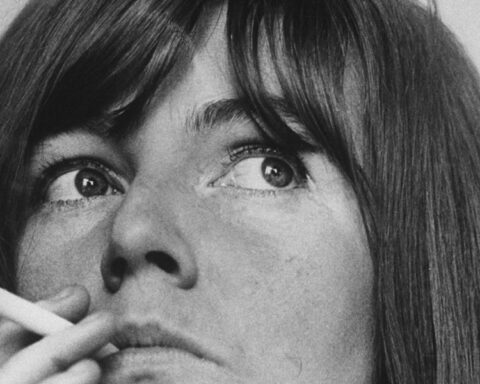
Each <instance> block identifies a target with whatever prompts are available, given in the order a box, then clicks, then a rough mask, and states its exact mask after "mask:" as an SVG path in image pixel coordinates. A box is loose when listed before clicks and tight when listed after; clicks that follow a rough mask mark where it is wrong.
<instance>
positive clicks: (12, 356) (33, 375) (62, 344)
mask: <svg viewBox="0 0 480 384" xmlns="http://www.w3.org/2000/svg"><path fill="white" fill-rule="evenodd" d="M89 304H90V297H89V295H88V293H87V291H86V290H85V288H82V287H79V286H74V287H69V288H66V289H65V290H63V291H62V292H61V293H60V294H58V295H56V296H54V297H52V298H50V299H48V300H45V301H40V302H38V305H40V306H42V307H43V308H46V309H48V310H50V311H52V312H54V313H56V314H58V315H60V316H62V317H64V318H66V319H68V320H70V321H72V322H77V321H78V320H80V319H83V320H82V321H80V322H79V323H78V324H76V325H74V326H72V327H70V328H68V329H66V330H64V331H61V332H59V333H56V334H53V335H49V336H45V337H44V338H42V339H40V340H38V336H35V335H33V334H32V333H30V332H29V331H27V330H25V329H23V328H22V327H21V326H19V325H17V324H15V323H13V322H11V321H9V320H4V319H3V320H0V383H2V384H98V383H99V382H100V376H101V371H100V367H99V365H98V363H97V362H96V361H94V360H93V359H91V358H90V356H91V355H92V354H93V353H94V352H95V351H97V350H98V349H100V348H101V347H103V346H104V345H105V344H107V343H108V342H109V341H110V338H111V337H112V335H113V333H114V323H113V318H112V317H111V316H110V315H108V314H106V313H97V314H94V315H91V316H88V317H86V318H84V317H85V315H86V313H87V311H88V307H89ZM37 340H38V341H37Z"/></svg>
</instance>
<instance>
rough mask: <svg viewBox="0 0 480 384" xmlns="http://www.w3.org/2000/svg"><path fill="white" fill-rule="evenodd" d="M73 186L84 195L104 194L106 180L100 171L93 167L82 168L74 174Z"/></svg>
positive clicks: (106, 186) (106, 187)
mask: <svg viewBox="0 0 480 384" xmlns="http://www.w3.org/2000/svg"><path fill="white" fill-rule="evenodd" d="M75 186H76V187H77V190H78V192H79V193H80V194H81V195H82V196H84V197H91V196H100V195H105V193H106V192H107V190H108V181H107V180H106V178H105V176H103V175H102V174H101V173H100V172H98V171H95V170H93V169H82V170H81V171H79V172H78V173H77V176H75Z"/></svg>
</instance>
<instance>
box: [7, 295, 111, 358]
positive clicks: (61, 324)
mask: <svg viewBox="0 0 480 384" xmlns="http://www.w3.org/2000/svg"><path fill="white" fill-rule="evenodd" d="M0 317H5V318H8V319H10V320H12V321H14V322H15V323H17V324H20V325H21V326H23V327H25V328H26V329H28V330H30V331H32V332H34V333H36V334H38V335H41V336H46V335H50V334H52V333H56V332H60V331H63V330H64V329H66V328H68V327H71V326H73V323H71V322H70V321H68V320H65V319H64V318H62V317H60V316H58V315H56V314H54V313H52V312H50V311H47V310H46V309H43V308H41V307H39V306H38V305H36V304H34V303H32V302H30V301H28V300H25V299H23V298H21V297H19V296H17V295H14V294H13V293H11V292H8V291H6V290H5V289H2V288H0ZM115 352H118V348H116V347H115V346H114V345H113V344H107V345H105V346H104V347H103V348H101V349H100V350H98V351H97V352H96V353H95V355H94V356H95V358H97V359H103V358H104V357H106V356H108V355H111V354H112V353H115Z"/></svg>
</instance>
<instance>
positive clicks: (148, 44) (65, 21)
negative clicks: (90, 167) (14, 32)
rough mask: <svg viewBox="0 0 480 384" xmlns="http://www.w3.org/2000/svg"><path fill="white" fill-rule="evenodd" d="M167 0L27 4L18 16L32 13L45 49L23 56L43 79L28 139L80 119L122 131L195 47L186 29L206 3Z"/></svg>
mask: <svg viewBox="0 0 480 384" xmlns="http://www.w3.org/2000/svg"><path fill="white" fill-rule="evenodd" d="M172 3H173V2H168V1H158V0H142V1H132V0H122V1H115V2H112V1H95V2H83V1H82V2H79V1H73V0H71V1H70V0H63V1H56V2H49V3H48V5H47V4H45V5H43V4H42V5H38V4H37V5H36V7H35V8H34V9H33V8H31V9H28V8H27V9H26V10H25V11H24V14H23V15H22V16H21V18H20V19H23V20H20V21H19V22H21V24H22V25H24V26H26V27H27V26H28V23H27V22H25V20H24V19H28V18H29V17H33V13H35V18H36V20H37V23H38V25H40V26H41V28H43V30H42V31H41V33H38V38H37V39H36V40H37V41H34V42H31V43H30V44H31V45H32V46H37V47H42V51H41V52H38V53H37V54H36V55H35V57H33V58H32V57H30V58H29V59H28V62H26V63H25V64H26V66H27V68H29V69H31V70H33V69H35V71H36V74H35V75H34V77H35V78H36V79H37V81H38V82H39V83H40V82H41V83H42V84H44V87H43V89H42V91H43V95H41V99H42V103H41V105H40V106H39V110H38V115H37V117H36V118H35V119H34V121H35V124H34V126H33V129H32V130H31V132H32V133H31V137H30V139H29V142H30V144H32V145H35V144H36V143H38V142H39V141H40V140H42V139H44V138H45V137H47V136H50V135H55V134H58V133H60V132H62V131H64V130H67V129H71V128H73V127H79V126H81V127H82V128H85V129H94V130H95V131H96V132H97V133H100V134H104V135H121V134H122V133H123V132H124V131H125V129H126V127H128V126H129V125H130V124H132V123H133V120H135V119H138V118H140V117H141V115H142V113H143V112H144V109H145V108H146V106H147V105H148V103H149V101H150V99H151V98H152V97H153V96H154V94H155V93H156V92H157V91H158V90H161V88H162V86H163V84H164V80H165V79H166V78H167V77H168V75H169V74H170V73H172V71H173V70H177V69H178V68H180V67H182V65H184V64H185V63H186V62H188V61H189V59H190V58H191V56H192V55H193V50H194V48H193V43H192V41H191V40H190V38H189V35H190V34H191V33H192V32H193V30H194V28H195V27H194V26H195V21H196V20H197V19H198V18H199V17H200V15H201V13H202V8H203V6H202V5H201V4H200V3H201V2H200V1H196V2H195V1H193V2H189V3H188V4H187V3H186V2H185V3H179V4H174V5H172ZM30 11H31V12H30ZM39 14H40V15H39ZM42 19H45V20H42ZM47 19H48V22H45V21H46V20H47ZM27 28H28V27H27ZM19 33H21V31H19ZM30 35H31V33H30Z"/></svg>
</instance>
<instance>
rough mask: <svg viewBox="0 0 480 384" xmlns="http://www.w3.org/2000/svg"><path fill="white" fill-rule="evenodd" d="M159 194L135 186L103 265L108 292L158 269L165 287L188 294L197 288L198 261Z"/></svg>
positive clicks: (115, 224) (121, 209)
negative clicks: (184, 291) (130, 278)
mask: <svg viewBox="0 0 480 384" xmlns="http://www.w3.org/2000/svg"><path fill="white" fill-rule="evenodd" d="M175 221H176V220H175V217H174V215H173V214H172V207H170V208H168V207H166V206H164V205H162V202H161V201H160V198H159V197H158V194H156V193H154V191H151V190H149V189H147V188H145V187H142V186H138V187H136V186H133V185H132V186H131V188H130V190H129V191H128V193H127V195H126V196H125V199H124V201H123V203H122V205H121V206H120V207H119V209H118V211H117V212H116V214H115V217H114V219H113V223H112V227H111V228H112V230H111V236H110V246H109V249H108V250H107V252H106V253H105V254H104V256H103V258H102V262H101V273H102V278H103V282H104V285H105V288H106V289H107V290H108V291H109V292H111V293H115V292H117V291H118V290H120V288H121V287H122V284H123V282H124V281H125V279H127V278H128V276H131V275H135V274H138V273H141V271H142V270H143V269H146V268H150V269H154V270H155V272H157V273H158V276H159V279H160V280H162V282H163V283H167V284H172V285H174V286H176V287H178V288H180V289H184V290H188V289H191V288H193V287H194V286H195V284H196V282H197V277H198V269H197V263H196V260H195V257H194V255H193V253H192V250H191V248H190V247H189V246H188V244H187V242H186V241H185V239H184V238H183V237H182V234H181V232H180V230H179V229H178V227H176V223H175Z"/></svg>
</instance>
